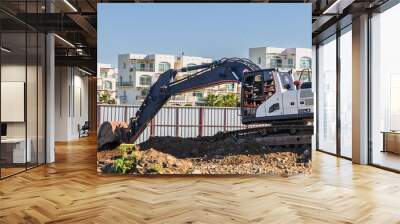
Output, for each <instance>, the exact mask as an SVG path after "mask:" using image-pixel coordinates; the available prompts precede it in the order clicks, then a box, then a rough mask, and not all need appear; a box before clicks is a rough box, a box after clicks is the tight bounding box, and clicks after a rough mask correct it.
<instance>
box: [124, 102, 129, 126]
mask: <svg viewBox="0 0 400 224" xmlns="http://www.w3.org/2000/svg"><path fill="white" fill-rule="evenodd" d="M124 121H125V123H129V121H128V106H126V105H125V106H124Z"/></svg>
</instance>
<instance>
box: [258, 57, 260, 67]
mask: <svg viewBox="0 0 400 224" xmlns="http://www.w3.org/2000/svg"><path fill="white" fill-rule="evenodd" d="M258 64H259V65H261V57H258Z"/></svg>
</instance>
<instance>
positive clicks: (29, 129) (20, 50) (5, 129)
mask: <svg viewBox="0 0 400 224" xmlns="http://www.w3.org/2000/svg"><path fill="white" fill-rule="evenodd" d="M14 3H15V2H14ZM14 3H13V2H8V3H7V2H1V3H0V7H3V6H4V7H7V8H8V9H14V10H15V11H16V12H18V13H25V12H29V13H40V12H43V7H42V6H43V5H44V1H31V2H26V1H20V2H18V4H14ZM5 21H6V22H5ZM45 44H46V39H45V34H43V33H41V32H40V31H38V30H35V28H33V27H31V26H29V25H27V24H25V23H23V22H21V21H18V20H16V19H15V18H13V17H12V16H10V15H8V14H7V15H6V14H4V13H2V12H0V47H1V57H0V68H1V69H0V71H1V73H0V74H1V75H0V82H1V85H0V90H1V91H0V92H1V98H0V102H1V105H0V111H1V115H0V120H1V144H0V178H5V177H7V176H10V175H13V174H16V173H19V172H22V171H25V170H27V169H29V168H32V167H36V166H37V165H39V164H42V163H45V89H46V88H45V87H46V86H45V58H46V52H45Z"/></svg>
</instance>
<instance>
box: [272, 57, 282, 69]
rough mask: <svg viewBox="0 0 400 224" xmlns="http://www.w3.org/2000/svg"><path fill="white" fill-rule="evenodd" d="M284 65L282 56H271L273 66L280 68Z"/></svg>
mask: <svg viewBox="0 0 400 224" xmlns="http://www.w3.org/2000/svg"><path fill="white" fill-rule="evenodd" d="M280 67H282V58H281V57H279V56H273V57H272V58H271V68H280Z"/></svg>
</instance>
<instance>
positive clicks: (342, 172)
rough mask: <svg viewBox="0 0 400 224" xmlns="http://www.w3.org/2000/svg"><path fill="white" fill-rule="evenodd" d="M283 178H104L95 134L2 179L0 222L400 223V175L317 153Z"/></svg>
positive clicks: (61, 146) (59, 148)
mask: <svg viewBox="0 0 400 224" xmlns="http://www.w3.org/2000/svg"><path fill="white" fill-rule="evenodd" d="M313 156H314V160H313V170H314V173H313V174H312V175H309V176H296V177H291V178H280V177H271V176H256V177H178V178H177V177H164V178H160V177H132V176H130V177H127V176H97V174H96V151H95V142H94V138H86V139H85V140H82V141H78V142H72V143H70V144H58V145H57V154H56V158H57V162H56V163H55V164H51V165H47V166H41V167H39V168H36V169H33V170H29V171H28V172H26V173H22V174H19V175H16V176H13V177H10V178H7V179H5V180H2V181H0V223H43V222H49V223H400V175H399V174H395V173H391V172H388V171H384V170H380V169H378V168H374V167H369V166H358V165H352V164H351V163H350V162H349V161H347V160H343V159H337V158H336V157H333V156H330V155H326V154H323V153H315V154H314V155H313Z"/></svg>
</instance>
